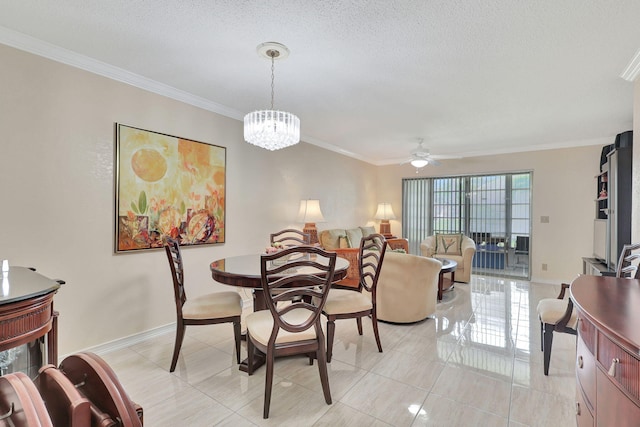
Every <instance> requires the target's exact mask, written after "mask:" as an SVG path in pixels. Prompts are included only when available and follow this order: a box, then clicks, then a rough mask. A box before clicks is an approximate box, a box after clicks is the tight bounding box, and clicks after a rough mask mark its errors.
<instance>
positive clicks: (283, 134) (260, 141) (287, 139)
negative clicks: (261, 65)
mask: <svg viewBox="0 0 640 427" xmlns="http://www.w3.org/2000/svg"><path fill="white" fill-rule="evenodd" d="M257 50H258V54H259V55H261V56H264V57H265V58H267V59H271V109H270V110H258V111H253V112H251V113H249V114H247V115H246V116H244V139H245V141H247V142H248V143H249V144H253V145H257V146H258V147H262V148H265V149H267V150H271V151H273V150H279V149H281V148H286V147H289V146H291V145H295V144H297V143H298V142H300V119H299V118H298V117H297V116H296V115H295V114H291V113H287V112H285V111H278V110H274V108H273V94H274V70H275V60H276V59H284V58H286V57H287V56H289V49H288V48H287V47H286V46H285V45H283V44H280V43H275V42H267V43H262V44H260V45H258V48H257Z"/></svg>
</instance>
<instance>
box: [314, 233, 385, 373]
mask: <svg viewBox="0 0 640 427" xmlns="http://www.w3.org/2000/svg"><path fill="white" fill-rule="evenodd" d="M386 248H387V241H386V239H385V238H384V237H383V236H382V235H381V234H370V235H369V236H367V237H363V238H362V240H360V256H359V257H358V260H359V261H358V263H359V265H358V269H359V272H360V281H359V282H358V288H357V289H354V290H348V289H332V290H331V293H330V294H329V297H328V298H327V302H326V303H325V305H324V309H323V310H322V313H323V314H324V315H325V316H326V317H327V362H331V357H332V354H333V337H334V334H335V329H336V324H335V322H336V320H338V319H356V323H357V325H358V333H359V334H360V335H362V318H363V317H365V316H370V317H371V323H372V324H373V335H374V336H375V338H376V344H377V345H378V351H379V352H380V353H382V344H381V342H380V334H379V333H378V316H377V312H376V288H377V286H378V277H379V276H380V268H381V267H382V261H383V260H384V253H385V250H386Z"/></svg>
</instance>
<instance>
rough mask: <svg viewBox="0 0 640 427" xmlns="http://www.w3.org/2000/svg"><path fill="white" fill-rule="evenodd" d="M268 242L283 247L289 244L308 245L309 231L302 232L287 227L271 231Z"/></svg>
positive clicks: (309, 241) (309, 239)
mask: <svg viewBox="0 0 640 427" xmlns="http://www.w3.org/2000/svg"><path fill="white" fill-rule="evenodd" d="M269 243H271V245H272V246H273V244H274V243H278V244H280V245H282V246H283V247H285V248H287V247H289V246H299V245H310V244H311V236H310V235H309V233H304V232H302V231H300V230H296V229H295V228H287V229H284V230H281V231H278V232H277V233H272V234H271V235H270V236H269Z"/></svg>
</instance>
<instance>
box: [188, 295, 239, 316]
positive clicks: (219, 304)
mask: <svg viewBox="0 0 640 427" xmlns="http://www.w3.org/2000/svg"><path fill="white" fill-rule="evenodd" d="M241 314H242V297H240V294H239V293H237V292H232V291H230V292H216V293H213V294H207V295H202V296H199V297H196V298H192V299H188V300H187V301H186V302H185V303H184V305H183V306H182V317H183V318H184V319H193V320H195V319H208V318H210V317H231V316H240V315H241Z"/></svg>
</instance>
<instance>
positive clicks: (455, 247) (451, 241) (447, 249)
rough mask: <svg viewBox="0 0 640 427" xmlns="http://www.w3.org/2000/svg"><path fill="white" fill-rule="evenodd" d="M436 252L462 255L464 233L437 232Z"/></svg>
mask: <svg viewBox="0 0 640 427" xmlns="http://www.w3.org/2000/svg"><path fill="white" fill-rule="evenodd" d="M436 254H439V255H462V234H440V233H436Z"/></svg>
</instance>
